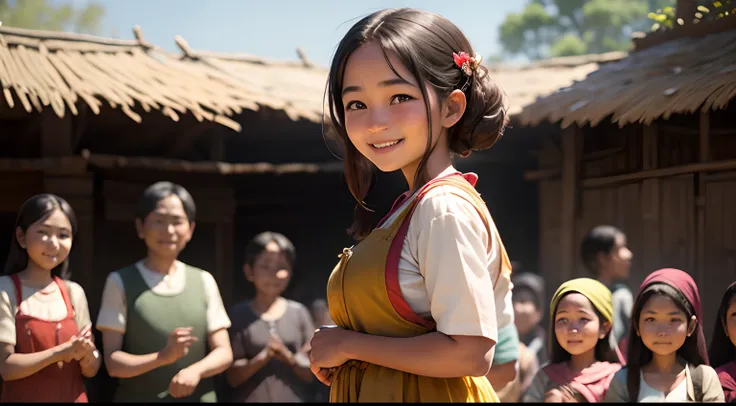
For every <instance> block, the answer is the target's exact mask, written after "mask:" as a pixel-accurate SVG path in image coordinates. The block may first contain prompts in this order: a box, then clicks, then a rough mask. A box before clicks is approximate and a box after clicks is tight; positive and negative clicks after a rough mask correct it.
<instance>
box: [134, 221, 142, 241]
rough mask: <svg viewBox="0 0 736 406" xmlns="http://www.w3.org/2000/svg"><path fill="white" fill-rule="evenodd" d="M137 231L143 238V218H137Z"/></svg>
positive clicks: (139, 236)
mask: <svg viewBox="0 0 736 406" xmlns="http://www.w3.org/2000/svg"><path fill="white" fill-rule="evenodd" d="M135 232H136V233H137V234H138V238H140V239H141V240H142V239H143V222H142V221H141V219H135Z"/></svg>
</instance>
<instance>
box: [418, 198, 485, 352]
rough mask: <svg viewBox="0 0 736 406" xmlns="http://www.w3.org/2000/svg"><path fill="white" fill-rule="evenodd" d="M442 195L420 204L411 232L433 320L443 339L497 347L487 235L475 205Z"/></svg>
mask: <svg viewBox="0 0 736 406" xmlns="http://www.w3.org/2000/svg"><path fill="white" fill-rule="evenodd" d="M441 189H443V188H437V189H435V190H438V191H439V193H430V194H428V195H427V196H426V197H425V198H424V199H422V201H421V202H419V204H418V206H417V209H416V211H415V213H414V215H413V216H412V219H411V222H412V225H414V226H415V227H411V226H410V237H415V238H416V239H414V238H411V239H412V240H414V241H415V242H416V253H417V261H418V263H419V269H420V272H421V273H422V275H423V276H424V280H425V285H426V288H427V294H428V296H429V301H430V311H431V314H432V318H433V319H434V320H435V322H436V323H437V330H438V331H440V332H442V333H444V334H447V335H467V336H482V337H487V338H490V339H492V340H494V341H497V340H498V322H497V316H496V303H495V300H494V296H495V295H494V294H493V282H492V280H491V274H490V273H489V271H488V269H489V263H490V262H492V261H491V258H490V257H489V253H488V249H487V247H488V239H489V236H488V232H487V230H486V227H485V224H484V223H483V220H482V218H481V217H480V215H479V214H478V212H477V210H476V209H475V207H473V205H472V204H471V203H470V202H468V201H466V200H465V199H463V198H461V197H459V196H456V195H454V194H452V193H446V192H444V191H442V190H441ZM412 228H413V229H414V233H415V235H414V236H412V235H411V234H412V230H411V229H412Z"/></svg>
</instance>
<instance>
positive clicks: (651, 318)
mask: <svg viewBox="0 0 736 406" xmlns="http://www.w3.org/2000/svg"><path fill="white" fill-rule="evenodd" d="M644 322H645V323H654V317H647V318H645V319H644Z"/></svg>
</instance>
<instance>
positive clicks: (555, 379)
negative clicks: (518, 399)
mask: <svg viewBox="0 0 736 406" xmlns="http://www.w3.org/2000/svg"><path fill="white" fill-rule="evenodd" d="M612 322H613V303H612V302H611V291H610V290H608V288H607V287H606V286H605V285H603V284H602V283H600V282H598V281H596V280H594V279H590V278H578V279H573V280H570V281H567V282H565V283H563V284H562V285H561V286H560V287H559V288H558V289H557V292H555V294H554V296H553V297H552V303H551V304H550V331H549V349H550V363H549V364H548V365H547V366H545V367H544V368H542V370H540V371H539V372H538V373H537V376H536V377H534V382H532V385H531V387H530V388H529V391H528V392H527V393H526V395H525V396H524V399H523V401H524V402H543V401H544V399H545V393H547V392H548V391H549V390H550V389H552V388H555V387H558V386H559V385H572V386H573V387H574V388H575V389H576V390H578V391H579V392H580V394H581V396H583V397H584V398H585V399H586V400H587V402H590V403H595V402H602V401H603V398H604V396H605V394H606V391H607V390H608V386H609V385H610V383H611V380H612V379H613V375H614V374H615V373H616V371H618V370H619V369H621V365H620V362H621V359H620V357H619V355H618V353H617V352H616V349H615V348H616V347H615V343H614V341H613V340H611V337H610V334H611V328H612Z"/></svg>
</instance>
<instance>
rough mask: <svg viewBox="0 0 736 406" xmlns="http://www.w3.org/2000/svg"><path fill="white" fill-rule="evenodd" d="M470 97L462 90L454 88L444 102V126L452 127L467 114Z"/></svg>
mask: <svg viewBox="0 0 736 406" xmlns="http://www.w3.org/2000/svg"><path fill="white" fill-rule="evenodd" d="M467 106H468V99H467V98H466V97H465V93H463V92H462V91H460V90H457V89H455V90H453V91H452V93H450V95H449V96H447V98H446V99H445V100H444V102H443V103H442V116H441V117H442V127H444V128H450V127H452V126H453V125H455V124H457V122H458V121H460V119H461V118H462V117H463V114H465V109H466V108H467Z"/></svg>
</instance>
